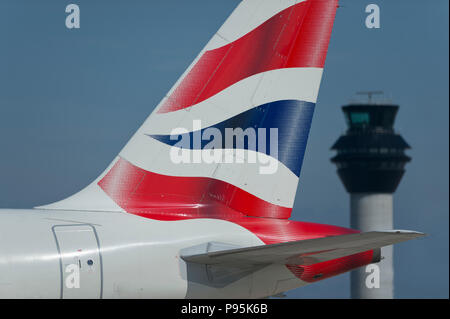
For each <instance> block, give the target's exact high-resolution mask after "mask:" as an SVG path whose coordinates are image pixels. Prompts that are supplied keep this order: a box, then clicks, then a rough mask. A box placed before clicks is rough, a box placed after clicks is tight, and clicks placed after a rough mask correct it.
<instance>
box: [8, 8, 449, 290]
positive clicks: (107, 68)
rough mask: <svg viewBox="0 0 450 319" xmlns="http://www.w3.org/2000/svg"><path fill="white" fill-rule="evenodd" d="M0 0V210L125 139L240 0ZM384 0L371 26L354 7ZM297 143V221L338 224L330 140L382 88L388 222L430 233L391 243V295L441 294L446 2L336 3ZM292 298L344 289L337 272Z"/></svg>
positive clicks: (65, 185)
mask: <svg viewBox="0 0 450 319" xmlns="http://www.w3.org/2000/svg"><path fill="white" fill-rule="evenodd" d="M72 2H74V3H76V4H78V5H79V6H80V8H81V29H79V30H68V29H66V27H65V24H64V21H65V17H66V13H65V12H64V10H65V6H66V5H67V4H69V3H70V2H69V1H67V2H65V1H60V0H58V1H57V0H53V1H50V0H40V1H31V0H29V1H25V0H2V1H1V2H0V150H1V151H0V154H1V156H0V207H5V208H6V207H8V208H27V207H33V206H35V205H40V204H46V203H50V202H54V201H56V200H59V199H62V198H64V197H66V196H68V195H71V194H72V193H74V192H76V191H78V190H79V189H81V188H83V187H84V186H85V185H86V184H88V183H89V182H90V181H91V180H92V179H94V178H95V177H96V176H97V175H98V174H99V173H101V171H102V170H103V169H104V168H105V167H106V165H107V164H109V162H110V161H111V160H112V159H113V157H114V156H115V155H116V154H117V153H118V152H119V150H120V149H121V148H122V147H123V146H124V144H125V143H126V142H127V140H128V139H129V138H130V137H131V135H132V134H133V133H134V131H135V130H136V129H137V128H138V127H139V125H140V124H141V123H142V122H143V121H144V119H145V118H146V117H147V116H148V115H149V114H150V112H151V111H152V110H153V108H154V107H155V106H156V105H157V103H158V102H159V100H160V99H161V98H162V97H163V95H164V94H165V93H166V92H167V91H168V90H169V88H170V87H171V86H172V84H173V83H174V81H175V80H176V79H177V78H178V76H179V75H180V74H181V73H182V72H183V71H184V69H185V68H186V67H187V65H188V64H189V63H190V62H191V61H192V60H193V58H194V57H195V56H196V55H197V53H198V52H199V50H200V49H201V48H202V47H203V45H204V44H205V43H206V42H207V41H208V40H209V38H210V37H211V36H212V35H213V34H214V32H215V31H216V30H217V29H218V28H219V26H220V25H221V24H222V23H223V21H224V20H225V19H226V17H227V16H228V15H229V14H230V13H231V11H232V10H233V8H234V7H235V6H236V5H237V3H238V1H237V0H192V1H186V0H173V1H163V0H158V1H157V0H152V1H144V0H133V1H125V0H115V1H100V0H73V1H72ZM369 3H376V4H378V5H379V6H380V8H381V29H378V30H375V29H371V30H369V29H366V28H365V27H364V19H365V16H366V14H365V12H364V8H365V6H366V5H367V4H369ZM341 5H342V6H343V8H340V9H338V14H337V18H336V22H335V27H334V30H333V35H332V40H331V43H330V48H329V52H328V58H327V63H326V66H325V73H324V77H323V81H322V87H321V91H320V94H319V100H318V104H317V108H316V113H315V115H314V120H313V124H312V129H311V135H310V139H309V143H308V148H307V153H306V156H305V162H304V165H303V171H302V174H301V185H300V189H299V191H298V194H297V201H296V205H295V209H294V214H293V215H294V218H295V219H297V220H306V221H313V222H320V223H328V224H336V225H342V226H348V225H349V197H348V195H347V194H346V193H345V191H344V188H343V186H342V185H341V183H340V181H339V179H338V177H337V175H336V172H335V167H333V166H332V164H331V163H330V162H329V158H330V157H331V156H332V155H333V154H332V152H331V151H330V150H329V148H330V146H331V145H332V143H333V142H334V141H335V140H336V139H337V137H338V136H339V135H340V134H341V133H343V132H344V130H345V122H344V118H343V116H342V113H341V109H340V106H341V105H342V104H345V103H347V102H349V101H350V100H351V99H352V98H353V97H354V93H355V92H356V91H360V90H374V89H375V90H384V91H385V92H386V93H387V95H388V96H390V97H392V98H391V99H392V101H393V102H395V103H398V104H400V106H401V108H400V112H399V115H398V118H397V125H396V127H397V130H398V131H399V132H400V133H401V134H403V136H404V137H405V139H406V140H407V141H408V142H409V143H410V144H411V145H412V147H413V149H412V150H411V151H409V154H410V155H411V156H412V158H413V161H412V162H411V163H410V164H408V166H407V172H406V175H405V177H404V179H403V181H402V183H401V185H400V187H399V189H398V191H397V193H396V195H395V226H396V228H400V229H414V230H419V231H423V232H426V233H428V234H429V236H428V237H427V238H425V239H421V240H416V241H413V242H408V243H403V244H399V245H398V246H396V248H395V267H396V273H395V285H396V291H395V293H396V297H398V298H410V297H417V298H422V297H423V298H431V297H440V298H444V297H445V298H448V296H449V295H448V283H449V279H448V273H449V263H448V251H449V247H448V240H449V238H448V225H449V219H448V215H449V196H448V191H449V180H448V177H449V171H448V167H449V157H448V156H449V152H448V151H449V149H448V146H449V140H448V136H449V135H448V134H449V125H448V120H449V114H448V111H449V91H448V85H449V78H448V70H449V65H448V61H449V50H448V49H449V46H448V45H449V44H448V36H449V34H448V27H449V20H448V12H449V8H448V6H449V3H448V0H433V1H419V0H396V1H387V0H367V1H355V0H341ZM288 295H289V297H293V298H295V297H301V298H309V297H321V298H348V297H349V282H348V275H341V276H337V277H335V278H332V279H329V280H325V281H322V282H320V283H316V284H313V285H310V286H307V287H304V288H300V289H297V290H295V291H292V292H290V293H289V294H288Z"/></svg>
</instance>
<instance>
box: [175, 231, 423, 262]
mask: <svg viewBox="0 0 450 319" xmlns="http://www.w3.org/2000/svg"><path fill="white" fill-rule="evenodd" d="M423 236H425V234H424V233H419V232H414V231H405V230H393V231H371V232H365V233H356V234H348V235H340V236H330V237H323V238H316V239H308V240H299V241H292V242H286V243H280V244H272V245H262V246H255V247H246V248H237V249H230V250H223V251H216V252H209V253H204V254H197V255H184V256H181V257H182V258H183V260H184V261H186V262H190V263H196V264H206V265H218V266H219V265H220V266H226V265H228V266H234V267H243V266H249V265H255V266H256V265H268V264H284V265H312V264H316V263H320V262H324V261H328V260H332V259H336V258H341V257H345V256H349V255H353V254H357V253H361V252H365V251H369V250H373V249H378V248H380V247H383V246H389V245H392V244H396V243H400V242H403V241H407V240H411V239H415V238H418V237H423Z"/></svg>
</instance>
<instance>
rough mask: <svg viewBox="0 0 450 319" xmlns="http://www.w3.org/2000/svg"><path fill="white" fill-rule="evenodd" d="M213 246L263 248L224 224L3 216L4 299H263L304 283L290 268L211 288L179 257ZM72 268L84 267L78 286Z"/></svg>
mask: <svg viewBox="0 0 450 319" xmlns="http://www.w3.org/2000/svg"><path fill="white" fill-rule="evenodd" d="M211 243H218V244H217V245H216V246H217V247H220V246H221V245H222V246H224V247H225V248H227V247H228V248H229V247H244V246H245V247H248V246H256V245H261V244H263V242H262V241H261V240H260V239H259V238H258V237H257V236H255V235H254V234H253V233H251V232H250V231H248V230H246V229H245V228H243V227H241V226H239V225H237V224H234V223H232V222H228V221H223V220H218V219H191V220H182V221H157V220H151V219H147V218H142V217H139V216H134V215H131V214H127V213H121V212H117V213H113V212H89V211H83V212H82V211H55V210H37V209H32V210H0V298H185V297H187V298H202V297H203V298H205V297H208V298H214V297H215V298H230V297H233V298H261V297H266V296H271V295H275V294H278V293H280V292H283V291H286V290H289V289H293V288H296V287H299V286H302V285H304V284H306V283H305V282H303V281H302V280H300V279H298V278H296V277H295V276H294V275H293V274H292V273H291V272H290V271H289V270H288V269H287V268H286V267H285V266H284V265H272V266H267V267H265V268H263V269H261V270H259V271H256V272H254V273H252V274H249V275H246V276H243V277H242V278H239V279H237V280H235V281H234V282H232V283H231V284H227V285H225V286H221V285H220V284H219V285H214V284H209V283H208V282H205V281H203V280H202V279H201V278H200V279H198V274H191V273H190V271H189V269H188V268H187V265H186V263H185V262H184V261H183V260H182V259H181V258H180V252H181V251H183V250H189V249H191V250H192V249H193V250H194V251H195V250H196V251H197V252H207V251H208V248H207V247H213V246H214V245H211ZM202 247H203V248H202ZM205 247H206V248H205ZM202 249H203V251H201V250H202ZM71 265H72V266H73V265H77V266H78V267H79V277H78V278H79V287H77V285H76V284H75V285H74V281H73V279H74V278H76V277H73V275H74V272H73V270H74V268H71ZM205 271H206V270H205ZM71 276H72V277H71ZM200 277H202V276H200Z"/></svg>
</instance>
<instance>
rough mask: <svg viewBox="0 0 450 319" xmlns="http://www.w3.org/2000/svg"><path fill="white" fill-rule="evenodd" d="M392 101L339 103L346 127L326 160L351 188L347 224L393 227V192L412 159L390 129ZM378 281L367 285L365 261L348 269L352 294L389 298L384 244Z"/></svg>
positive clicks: (389, 263) (389, 253) (388, 251)
mask: <svg viewBox="0 0 450 319" xmlns="http://www.w3.org/2000/svg"><path fill="white" fill-rule="evenodd" d="M398 108H399V107H398V106H397V105H389V104H371V103H370V96H369V103H368V104H351V105H346V106H343V107H342V110H343V112H344V115H345V119H346V121H347V125H348V130H347V132H346V133H345V134H344V135H342V136H341V137H340V138H339V139H338V140H337V141H336V143H335V144H334V145H333V146H332V148H331V149H332V150H336V151H337V155H336V156H334V157H333V158H332V159H331V161H332V162H333V163H335V164H336V166H337V173H338V175H339V177H340V179H341V181H342V183H343V184H344V186H345V189H346V190H347V192H348V193H350V224H351V227H352V228H354V229H358V230H361V231H371V230H390V229H393V198H392V195H393V193H394V192H395V190H396V189H397V186H398V184H399V183H400V180H401V179H402V176H403V174H404V172H405V169H404V167H405V164H406V163H407V162H409V161H410V160H411V158H410V157H408V156H407V155H405V150H406V149H409V148H410V147H409V145H408V144H407V143H406V141H405V140H404V139H403V138H402V137H401V136H400V135H399V134H396V133H395V131H394V121H395V117H396V115H397V112H398ZM381 255H382V257H384V259H382V260H381V262H380V263H378V264H377V265H378V266H379V269H380V287H379V288H368V287H367V286H366V283H365V281H366V278H367V276H368V275H369V273H366V267H361V268H360V269H358V270H355V271H353V272H352V273H351V297H352V298H356V299H391V298H393V297H394V284H393V281H394V269H393V248H392V246H388V247H383V248H382V250H381Z"/></svg>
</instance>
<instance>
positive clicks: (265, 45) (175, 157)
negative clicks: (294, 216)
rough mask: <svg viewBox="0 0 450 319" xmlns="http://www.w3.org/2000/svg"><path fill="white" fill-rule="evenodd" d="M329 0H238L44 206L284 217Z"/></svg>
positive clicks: (315, 85)
mask: <svg viewBox="0 0 450 319" xmlns="http://www.w3.org/2000/svg"><path fill="white" fill-rule="evenodd" d="M337 5H338V0H279V1H273V0H244V1H242V2H241V3H240V4H239V6H238V7H237V8H236V9H235V11H234V12H233V13H232V15H231V16H230V17H229V18H228V19H227V20H226V22H225V23H224V25H223V26H222V27H221V28H220V29H219V31H218V32H217V33H216V34H215V35H214V36H213V37H212V39H211V40H210V41H209V42H208V44H207V45H206V47H205V48H204V49H203V50H202V51H201V52H200V54H199V55H198V57H197V58H196V59H195V60H194V62H193V63H192V64H191V65H190V66H189V67H188V69H187V70H186V71H185V72H184V74H183V75H182V76H181V77H180V79H179V80H178V81H177V82H176V84H175V85H174V87H173V88H172V89H171V90H170V91H169V93H168V94H167V95H166V96H165V97H164V98H163V100H162V101H161V102H160V104H159V105H158V106H157V107H156V109H155V110H154V112H153V113H152V114H151V115H150V117H149V118H147V120H146V121H145V122H144V124H143V125H142V126H141V127H140V128H139V130H138V131H137V132H136V133H135V135H134V136H133V137H132V138H131V140H130V141H129V142H128V143H127V145H126V146H125V147H124V149H123V150H122V151H121V152H120V154H119V155H118V156H117V158H116V159H115V160H114V161H113V162H112V163H111V165H110V166H109V167H108V168H107V169H106V171H105V172H104V173H103V174H102V175H101V176H100V177H98V178H97V179H96V180H95V181H94V182H93V183H92V184H91V185H89V186H88V187H87V188H86V189H84V190H82V191H81V192H79V193H77V194H75V195H74V196H72V197H69V198H68V199H66V200H63V201H60V202H57V203H54V204H51V205H47V206H43V208H47V209H52V208H54V209H76V210H107V211H112V210H114V211H126V212H130V213H134V214H152V215H153V216H155V218H161V219H171V218H186V217H219V218H220V216H222V217H223V216H225V215H226V214H235V213H236V214H242V215H245V216H258V217H272V218H289V216H290V214H291V210H292V207H293V204H294V198H295V193H296V189H297V185H298V182H299V176H300V170H301V166H302V161H303V156H304V152H305V148H306V142H307V139H308V134H309V129H310V125H311V120H312V116H313V112H314V106H315V103H316V99H317V95H318V91H319V86H320V81H321V77H322V70H323V67H324V63H325V58H326V53H327V50H328V43H329V40H330V35H331V30H332V26H333V22H334V17H335V13H336V8H337Z"/></svg>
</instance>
